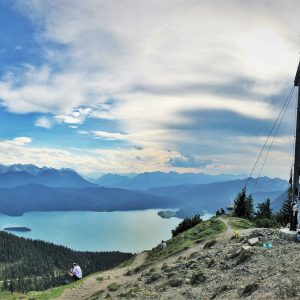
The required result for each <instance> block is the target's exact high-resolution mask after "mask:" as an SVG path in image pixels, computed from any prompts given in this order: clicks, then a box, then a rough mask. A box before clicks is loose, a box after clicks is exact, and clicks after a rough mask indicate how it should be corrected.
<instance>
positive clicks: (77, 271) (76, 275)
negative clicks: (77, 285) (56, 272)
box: [68, 263, 82, 280]
mask: <svg viewBox="0 0 300 300" xmlns="http://www.w3.org/2000/svg"><path fill="white" fill-rule="evenodd" d="M68 274H69V276H70V277H72V278H73V279H74V280H79V279H81V278H82V271H81V268H80V266H79V265H77V263H73V269H71V271H70V272H69V273H68Z"/></svg>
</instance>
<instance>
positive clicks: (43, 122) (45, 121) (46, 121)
mask: <svg viewBox="0 0 300 300" xmlns="http://www.w3.org/2000/svg"><path fill="white" fill-rule="evenodd" d="M53 123H54V122H53V120H51V119H50V118H47V117H45V116H43V117H40V118H38V119H37V120H36V121H35V126H38V127H43V128H46V129H50V128H51V127H52V126H53Z"/></svg>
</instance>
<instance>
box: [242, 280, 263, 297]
mask: <svg viewBox="0 0 300 300" xmlns="http://www.w3.org/2000/svg"><path fill="white" fill-rule="evenodd" d="M258 288H259V285H258V284H257V283H251V284H248V285H246V286H245V287H244V289H243V291H242V295H243V296H245V297H248V296H250V295H251V294H252V293H253V292H255V291H256V290H258Z"/></svg>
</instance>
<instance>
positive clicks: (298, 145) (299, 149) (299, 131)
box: [290, 62, 300, 230]
mask: <svg viewBox="0 0 300 300" xmlns="http://www.w3.org/2000/svg"><path fill="white" fill-rule="evenodd" d="M299 85H300V62H299V64H298V69H297V73H296V76H295V80H294V86H297V87H298V104H297V123H296V124H297V125H296V142H295V160H294V181H293V203H292V206H293V207H295V204H296V203H297V202H298V195H299V170H300V92H299ZM297 213H298V211H296V210H295V209H293V217H292V220H291V224H290V230H296V226H297Z"/></svg>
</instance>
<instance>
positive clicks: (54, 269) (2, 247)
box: [0, 232, 132, 292]
mask: <svg viewBox="0 0 300 300" xmlns="http://www.w3.org/2000/svg"><path fill="white" fill-rule="evenodd" d="M131 256H132V254H130V253H121V252H118V251H116V252H79V251H73V250H71V249H69V248H66V247H63V246H57V245H54V244H52V243H47V242H43V241H37V240H29V239H24V238H20V237H16V236H14V235H12V234H9V233H6V232H0V281H1V282H3V284H2V289H7V290H10V291H22V292H26V291H30V290H37V291H38V290H44V289H46V288H49V287H54V286H57V285H61V284H63V282H64V280H65V279H66V276H65V274H66V272H67V271H68V270H70V268H71V267H72V263H73V262H77V263H78V264H79V265H80V266H81V268H82V270H83V273H84V276H86V275H88V274H90V273H93V272H96V271H100V270H106V269H110V268H113V267H115V266H116V265H118V264H120V263H121V262H123V261H125V260H127V259H128V258H130V257H131Z"/></svg>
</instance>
